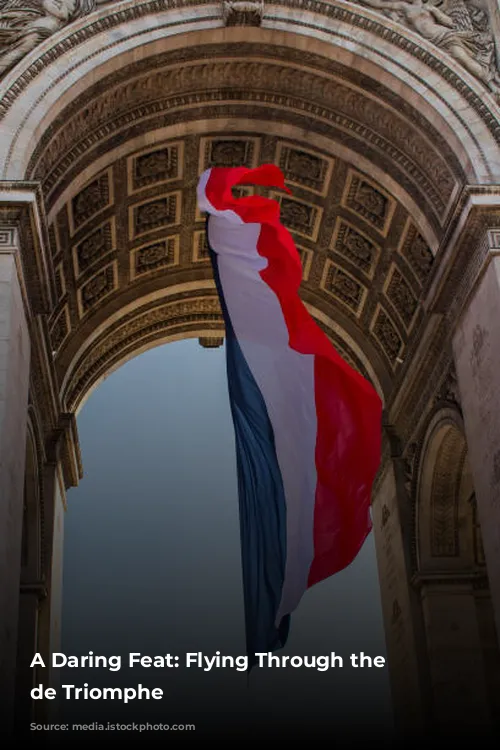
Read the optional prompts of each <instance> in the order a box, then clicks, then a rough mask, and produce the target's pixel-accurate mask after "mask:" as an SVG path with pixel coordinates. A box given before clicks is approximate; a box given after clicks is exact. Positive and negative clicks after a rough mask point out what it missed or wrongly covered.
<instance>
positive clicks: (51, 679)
mask: <svg viewBox="0 0 500 750" xmlns="http://www.w3.org/2000/svg"><path fill="white" fill-rule="evenodd" d="M51 452H52V451H51ZM55 453H57V447H54V452H53V453H52V455H49V457H48V461H47V463H46V465H45V469H44V489H45V497H46V528H47V532H46V533H47V545H46V558H47V559H46V568H45V571H44V572H45V581H46V591H47V596H46V597H45V598H44V600H43V601H42V602H41V603H40V610H39V620H38V623H39V624H38V650H39V652H40V653H41V655H42V658H43V660H44V662H45V665H46V666H45V668H43V667H39V668H37V671H36V683H37V684H42V685H43V686H44V687H51V688H55V690H56V691H57V696H58V697H57V699H55V700H43V701H36V702H35V706H34V711H35V718H36V720H37V721H42V722H49V723H51V722H56V723H57V721H58V719H59V716H58V711H59V708H60V694H59V687H60V685H59V678H60V670H59V669H55V670H53V669H52V668H51V664H50V662H51V654H52V653H54V652H60V651H61V614H62V584H63V561H62V557H63V543H64V514H65V510H66V500H65V492H64V489H63V486H62V475H61V472H60V464H59V463H58V461H57V458H56V457H55V455H54V454H55Z"/></svg>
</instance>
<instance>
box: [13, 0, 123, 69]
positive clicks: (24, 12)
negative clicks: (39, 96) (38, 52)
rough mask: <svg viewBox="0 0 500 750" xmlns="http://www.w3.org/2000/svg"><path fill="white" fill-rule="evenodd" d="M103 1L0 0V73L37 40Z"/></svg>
mask: <svg viewBox="0 0 500 750" xmlns="http://www.w3.org/2000/svg"><path fill="white" fill-rule="evenodd" d="M108 2H109V0H108ZM104 4H106V3H104V2H102V0H101V1H99V0H0V76H1V75H3V74H4V73H5V72H6V71H7V70H9V69H10V68H12V67H13V66H14V65H15V64H16V63H17V62H19V60H21V59H22V58H23V57H24V56H25V55H27V54H28V53H29V52H31V51H32V50H34V49H35V47H36V46H37V45H38V44H40V42H43V41H44V40H45V39H48V37H50V36H52V34H55V32H56V31H59V30H60V29H62V28H63V27H64V26H66V25H67V24H68V23H71V21H76V20H77V19H78V18H82V17H83V16H86V15H87V14H88V13H90V12H91V11H93V10H95V8H96V7H97V6H98V5H104Z"/></svg>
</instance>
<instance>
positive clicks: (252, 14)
mask: <svg viewBox="0 0 500 750" xmlns="http://www.w3.org/2000/svg"><path fill="white" fill-rule="evenodd" d="M263 14H264V3H263V2H262V0H261V1H260V2H240V1H239V0H230V1H229V2H226V0H224V2H223V3H222V19H223V21H224V24H225V25H226V26H260V24H261V21H262V16H263Z"/></svg>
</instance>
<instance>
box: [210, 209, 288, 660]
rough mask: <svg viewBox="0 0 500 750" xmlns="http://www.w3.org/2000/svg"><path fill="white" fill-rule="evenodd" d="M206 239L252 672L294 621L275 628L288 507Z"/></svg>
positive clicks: (266, 422)
mask: <svg viewBox="0 0 500 750" xmlns="http://www.w3.org/2000/svg"><path fill="white" fill-rule="evenodd" d="M208 227H209V217H207V223H206V238H207V245H208V248H209V252H210V259H211V261H212V268H213V272H214V279H215V284H216V287H217V291H218V294H219V299H220V303H221V307H222V313H223V317H224V323H225V328H226V367H227V377H228V388H229V400H230V406H231V414H232V418H233V424H234V432H235V441H236V460H237V475H238V495H239V513H240V537H241V555H242V570H243V590H244V604H245V630H246V647H247V654H248V656H249V667H250V668H251V667H252V666H254V665H255V663H256V658H255V654H256V653H259V652H265V653H267V652H269V651H274V650H276V649H279V648H282V647H283V646H284V645H285V643H286V640H287V637H288V631H289V626H290V616H289V615H288V616H286V617H284V618H283V619H282V621H281V623H280V627H279V628H277V627H276V625H275V618H276V613H277V611H278V607H279V604H280V600H281V593H282V589H283V581H284V577H285V563H286V501H285V492H284V488H283V480H282V477H281V471H280V468H279V464H278V459H277V455H276V447H275V441H274V432H273V428H272V425H271V421H270V419H269V415H268V413H267V408H266V404H265V402H264V399H263V397H262V393H261V392H260V389H259V387H258V385H257V383H256V381H255V378H254V377H253V375H252V372H251V370H250V368H249V366H248V364H247V361H246V359H245V357H244V355H243V352H242V350H241V347H240V345H239V343H238V340H237V338H236V335H235V332H234V330H233V326H232V323H231V318H230V316H229V312H228V310H227V306H226V303H225V300H224V293H223V289H222V285H221V281H220V276H219V269H218V259H217V255H216V253H214V251H213V249H212V248H211V247H210V242H209V236H208Z"/></svg>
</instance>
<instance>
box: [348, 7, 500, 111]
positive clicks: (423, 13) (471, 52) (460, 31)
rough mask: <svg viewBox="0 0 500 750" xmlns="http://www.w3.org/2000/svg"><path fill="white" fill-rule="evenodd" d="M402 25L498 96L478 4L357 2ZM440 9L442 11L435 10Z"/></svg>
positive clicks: (499, 80) (491, 47)
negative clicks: (446, 54)
mask: <svg viewBox="0 0 500 750" xmlns="http://www.w3.org/2000/svg"><path fill="white" fill-rule="evenodd" d="M356 2H358V3H359V4H360V5H365V6H367V7H369V8H375V9H376V10H380V11H381V12H383V13H384V15H386V16H387V17H389V18H391V19H392V20H394V21H398V22H400V23H403V24H404V25H405V26H407V27H408V28H410V29H412V30H413V31H416V32H417V33H418V34H420V36H422V37H423V38H424V39H427V40H428V41H429V42H432V43H433V44H435V45H436V46H437V47H440V48H441V49H443V50H445V51H446V52H448V53H449V54H450V55H452V57H454V58H455V59H456V60H457V61H458V62H460V63H461V64H462V65H463V67H464V68H465V69H466V70H467V71H468V72H469V73H471V74H472V75H473V76H475V77H476V78H478V79H479V80H480V81H482V82H483V83H484V84H486V85H487V86H488V88H490V90H491V91H492V92H493V93H494V94H495V95H496V97H497V98H498V96H499V95H500V73H499V71H498V67H497V59H496V50H495V40H494V37H493V34H492V33H491V31H490V28H489V17H488V12H487V10H486V9H484V8H483V7H482V6H481V0H475V1H474V2H471V0H468V2H465V0H445V2H446V11H447V12H445V11H444V10H443V7H444V2H443V1H442V0H438V1H437V3H436V4H434V3H433V2H432V0H428V1H427V2H426V0H396V1H394V2H392V1H391V0H356ZM438 5H439V6H441V7H438Z"/></svg>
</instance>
